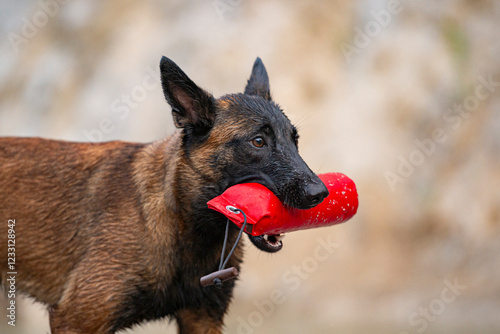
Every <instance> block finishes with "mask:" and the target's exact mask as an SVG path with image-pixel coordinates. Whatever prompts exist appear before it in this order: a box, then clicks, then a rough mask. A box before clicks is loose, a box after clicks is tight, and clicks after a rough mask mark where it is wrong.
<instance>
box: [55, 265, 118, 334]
mask: <svg viewBox="0 0 500 334" xmlns="http://www.w3.org/2000/svg"><path fill="white" fill-rule="evenodd" d="M92 264H94V265H93V266H92ZM112 275H113V270H112V266H111V265H109V264H108V263H106V264H105V265H103V263H98V262H97V261H92V260H84V261H82V262H81V263H80V264H79V265H78V266H77V267H76V268H75V269H74V271H73V272H72V273H71V274H70V275H69V277H68V281H67V284H66V286H65V289H64V292H63V295H62V297H61V299H60V301H59V302H58V303H57V305H52V306H51V307H50V309H49V322H50V330H51V334H112V333H113V324H114V322H115V320H116V309H117V305H118V304H119V303H120V301H121V293H120V291H118V290H117V289H119V288H117V287H122V286H123V282H121V281H118V280H116V275H115V278H113V276H112Z"/></svg>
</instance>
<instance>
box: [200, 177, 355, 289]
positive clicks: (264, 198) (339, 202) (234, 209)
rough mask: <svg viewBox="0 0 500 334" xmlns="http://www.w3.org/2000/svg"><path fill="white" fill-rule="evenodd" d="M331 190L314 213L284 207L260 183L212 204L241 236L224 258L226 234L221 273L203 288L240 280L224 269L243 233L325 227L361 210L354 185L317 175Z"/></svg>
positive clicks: (226, 194) (233, 271)
mask: <svg viewBox="0 0 500 334" xmlns="http://www.w3.org/2000/svg"><path fill="white" fill-rule="evenodd" d="M318 176H319V178H320V179H321V180H322V181H323V183H324V184H325V186H326V187H327V188H328V191H329V195H328V197H327V198H325V199H324V200H323V202H321V203H320V204H318V205H317V206H315V207H314V208H312V209H308V210H299V209H294V208H290V207H286V206H284V205H283V204H282V203H281V201H280V200H279V199H278V197H276V195H274V194H273V193H272V192H271V191H270V190H269V189H267V188H266V187H264V186H263V185H261V184H258V183H244V184H237V185H235V186H232V187H230V188H228V189H227V190H226V191H225V192H224V193H223V194H222V195H220V196H217V197H215V198H214V199H212V200H210V201H209V202H208V203H207V205H208V207H209V208H210V209H213V210H216V211H218V212H220V213H222V214H224V215H225V216H226V217H227V218H228V219H229V220H231V221H232V222H233V223H235V224H236V225H238V227H239V228H240V233H239V235H238V238H237V239H236V242H235V243H234V245H233V247H232V249H231V250H230V252H229V254H228V256H227V257H226V258H225V260H224V257H225V251H226V244H227V232H228V228H229V222H228V223H227V224H228V225H227V226H226V236H225V238H224V246H223V249H222V255H221V261H220V265H219V270H218V271H215V272H213V273H211V274H209V275H206V276H203V277H202V278H201V279H200V283H201V285H202V286H205V287H207V286H210V285H215V286H216V287H218V288H221V287H222V282H224V281H227V280H229V279H232V278H234V277H236V276H238V270H237V269H236V268H234V267H231V268H227V269H224V268H225V266H226V263H227V262H228V260H229V258H230V257H231V255H232V254H233V252H234V250H235V248H236V245H237V244H238V241H239V240H240V238H241V234H242V233H243V231H245V232H246V233H248V234H250V235H253V236H260V235H263V234H267V235H280V234H282V233H286V232H291V231H298V230H305V229H310V228H316V227H324V226H330V225H335V224H339V223H343V222H345V221H347V220H349V219H350V218H351V217H352V216H354V214H355V213H356V211H357V210H358V192H357V191H356V185H355V184H354V182H353V181H352V180H351V179H350V178H348V177H347V176H345V175H344V174H341V173H328V174H321V175H318Z"/></svg>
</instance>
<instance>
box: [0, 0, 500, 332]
mask: <svg viewBox="0 0 500 334" xmlns="http://www.w3.org/2000/svg"><path fill="white" fill-rule="evenodd" d="M0 36H1V38H0V136H42V137H50V138H57V139H64V140H76V141H107V140H115V139H121V140H127V141H144V142H149V141H154V140H156V139H159V138H162V137H164V136H167V135H169V134H171V133H172V132H173V131H174V127H173V123H172V120H171V117H170V109H169V107H168V106H167V104H166V102H165V101H164V98H163V96H162V92H161V88H160V85H159V83H158V81H156V80H157V79H158V76H159V74H158V73H159V71H158V63H159V60H160V57H161V56H162V55H166V56H168V57H170V58H172V59H173V60H174V61H176V62H177V63H178V64H179V65H180V66H181V67H182V68H183V69H184V70H185V71H186V73H187V74H188V75H189V76H190V77H191V78H192V79H193V80H194V81H195V82H196V83H198V84H199V85H200V86H202V87H205V88H206V89H208V90H209V91H211V92H212V93H213V94H214V95H216V96H220V95H223V94H225V93H230V92H238V91H242V89H243V88H244V85H245V83H246V80H247V78H248V76H249V74H250V70H251V66H252V63H253V61H254V60H255V58H256V57H257V56H260V57H261V58H262V59H263V61H264V64H265V65H266V67H267V69H268V72H269V75H270V79H271V89H272V93H273V96H274V98H275V100H276V101H278V102H279V103H280V105H281V106H282V107H283V108H284V110H285V112H286V113H287V114H288V115H289V117H290V118H291V119H292V121H293V122H294V123H296V124H297V125H298V127H299V129H300V134H301V142H300V151H301V153H302V156H303V157H304V159H305V160H306V161H307V162H308V163H309V165H310V166H311V168H312V169H313V170H314V171H316V172H318V173H320V172H328V171H341V172H344V173H346V174H347V175H349V176H350V177H351V178H352V179H354V180H355V181H356V183H357V186H358V191H359V194H360V208H359V212H358V214H357V216H356V217H355V218H353V219H352V220H351V221H349V222H348V223H346V224H343V225H339V226H336V227H332V228H328V229H319V230H311V231H302V232H296V233H291V234H290V235H288V236H287V238H286V239H285V241H284V249H283V250H282V251H281V252H280V253H278V254H275V255H272V256H271V255H268V254H264V253H261V252H259V251H257V250H256V249H255V248H254V247H252V246H251V245H250V243H249V242H247V243H246V248H247V249H248V250H247V253H246V261H245V264H244V267H243V269H244V270H243V273H242V275H241V279H240V282H239V284H238V288H237V289H236V295H235V298H234V302H233V304H232V307H231V309H230V312H229V314H228V316H227V320H226V324H227V328H226V332H227V333H242V334H243V333H245V334H248V333H305V332H307V333H399V334H402V333H498V332H499V331H500V320H499V319H500V318H499V315H500V255H499V253H500V168H499V167H500V62H499V58H500V3H499V2H498V1H493V0H490V1H488V0H481V1H477V0H474V1H472V0H468V1H466V0H443V1H431V0H420V1H416V0H415V1H401V2H400V1H398V0H389V1H384V0H379V1H368V0H358V1H340V0H338V1H323V2H319V1H313V0H306V1H284V0H283V1H280V0H268V1H264V0H259V1H251V2H250V1H242V0H210V1H181V0H176V1H159V0H158V1H124V0H109V1H97V0H95V1H90V0H39V1H24V0H23V1H21V0H16V1H2V2H1V4H0ZM0 191H6V192H8V191H9V189H0ZM2 219H4V217H2ZM318 247H320V248H322V250H321V254H322V256H318V254H319V253H318V251H317V249H318ZM325 254H327V255H325ZM2 256H3V255H2ZM19 302H20V303H22V304H21V305H20V306H19V309H18V322H17V326H16V327H15V328H12V327H10V326H8V325H7V320H6V318H5V316H2V317H0V332H2V333H47V332H48V331H49V329H48V317H47V313H46V311H44V309H43V308H42V307H41V306H40V305H38V304H33V303H32V302H31V301H30V300H28V299H25V300H22V301H19ZM0 305H2V309H4V307H5V305H6V304H5V299H0ZM4 312H5V313H6V311H5V310H4ZM4 312H2V311H0V314H4ZM175 331H176V329H175V326H174V325H173V324H169V323H168V321H159V322H157V323H152V324H147V325H144V326H141V327H136V328H134V329H133V330H129V331H126V333H175Z"/></svg>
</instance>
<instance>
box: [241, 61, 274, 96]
mask: <svg viewBox="0 0 500 334" xmlns="http://www.w3.org/2000/svg"><path fill="white" fill-rule="evenodd" d="M245 94H247V95H257V96H260V97H263V98H264V99H266V100H269V101H271V92H270V91H269V77H268V76H267V71H266V68H265V67H264V64H263V63H262V60H260V58H259V57H257V59H256V60H255V63H253V69H252V75H250V79H248V83H247V86H246V88H245Z"/></svg>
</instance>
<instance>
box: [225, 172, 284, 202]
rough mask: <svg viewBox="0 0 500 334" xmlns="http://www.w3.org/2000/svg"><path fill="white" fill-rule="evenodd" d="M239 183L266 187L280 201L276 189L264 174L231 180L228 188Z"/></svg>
mask: <svg viewBox="0 0 500 334" xmlns="http://www.w3.org/2000/svg"><path fill="white" fill-rule="evenodd" d="M241 183H258V184H262V185H263V186H264V187H266V188H267V189H269V190H271V191H272V192H273V194H275V195H276V196H277V197H278V198H280V199H281V196H280V194H279V193H278V189H277V188H276V185H275V184H274V182H273V181H272V180H271V179H270V178H269V177H268V176H267V175H265V174H255V175H247V176H244V177H240V178H237V179H235V180H233V182H231V183H230V184H229V185H228V188H229V187H230V186H234V185H236V184H241Z"/></svg>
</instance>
